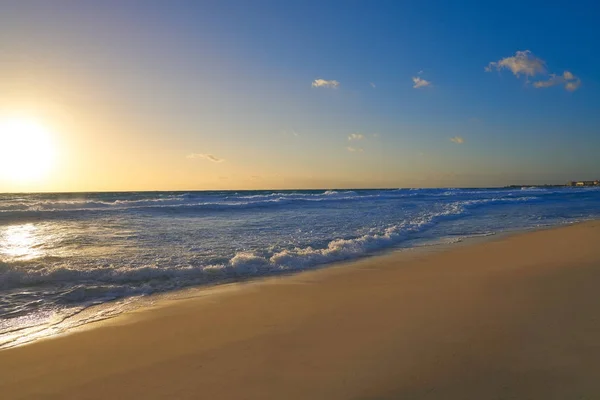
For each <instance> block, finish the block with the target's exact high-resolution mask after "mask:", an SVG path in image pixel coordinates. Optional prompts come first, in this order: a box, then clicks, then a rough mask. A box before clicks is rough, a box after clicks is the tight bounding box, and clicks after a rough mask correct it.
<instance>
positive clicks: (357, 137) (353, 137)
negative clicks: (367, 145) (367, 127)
mask: <svg viewBox="0 0 600 400" xmlns="http://www.w3.org/2000/svg"><path fill="white" fill-rule="evenodd" d="M364 138H365V136H364V135H363V134H361V133H353V134H351V135H350V136H348V140H350V141H352V140H363V139H364Z"/></svg>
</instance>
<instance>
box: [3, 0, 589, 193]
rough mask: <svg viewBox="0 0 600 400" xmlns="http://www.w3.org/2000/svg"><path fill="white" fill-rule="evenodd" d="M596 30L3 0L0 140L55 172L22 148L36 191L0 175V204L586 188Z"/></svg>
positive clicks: (519, 9)
mask: <svg viewBox="0 0 600 400" xmlns="http://www.w3.org/2000/svg"><path fill="white" fill-rule="evenodd" d="M599 18H600V5H597V4H596V2H594V1H572V2H568V3H565V2H552V1H544V2H526V1H519V2H511V1H502V2H487V1H486V2H482V1H452V2H449V1H399V0H396V1H325V0H323V1H292V0H289V1H260V0H253V1H246V0H240V1H226V0H223V1H201V0H194V1H180V0H171V1H152V0H143V1H141V0H140V1H133V0H104V1H85V0H78V1H75V0H74V1H63V0H53V1H46V0H40V1H29V0H18V1H14V0H2V1H1V2H0V126H2V125H1V120H2V118H4V119H7V118H8V119H10V118H15V116H16V117H18V118H20V119H21V120H27V121H35V123H36V124H38V125H39V126H42V127H43V128H44V131H46V132H47V135H49V137H50V140H51V143H52V144H51V147H52V150H51V151H52V154H54V157H53V158H52V160H53V161H52V162H51V163H49V164H44V165H43V166H42V165H41V162H40V161H39V160H40V156H39V154H40V150H39V149H38V150H37V151H23V150H20V151H21V153H22V154H21V153H19V152H17V153H16V156H17V157H16V159H17V160H18V161H16V162H13V164H18V163H19V162H21V163H30V164H31V165H33V166H35V167H36V168H38V167H37V164H36V163H39V164H40V166H39V168H40V169H43V170H44V171H43V172H44V174H42V175H43V177H38V178H36V179H15V176H17V175H14V174H12V175H11V171H12V170H14V169H18V168H21V167H19V165H14V168H12V167H10V166H6V165H4V167H2V168H4V169H6V171H4V172H6V173H5V174H4V175H2V174H0V192H12V191H110V190H114V191H121V190H123V191H124V190H212V189H218V190H221V189H294V188H367V187H479V186H501V185H510V184H545V183H565V182H566V181H568V180H575V179H598V178H600V156H598V154H599V153H598V149H599V148H600V51H599V50H600V42H599V41H598V38H600V24H598V23H597V21H598V20H599ZM0 133H2V132H0ZM5 133H6V132H5ZM9 133H10V132H9ZM46 145H47V144H44V146H46ZM6 146H8V145H5V150H6V151H7V152H9V151H12V150H7V149H9V147H6ZM38 147H39V146H38ZM0 150H1V149H0ZM42 150H43V149H42ZM48 151H50V150H48ZM42 153H43V151H42ZM13 155H14V154H13ZM13 158H15V157H13ZM13 158H11V159H13ZM44 159H46V158H44ZM36 160H38V161H36ZM5 164H6V163H5ZM0 165H2V164H1V163H0ZM0 172H2V171H0Z"/></svg>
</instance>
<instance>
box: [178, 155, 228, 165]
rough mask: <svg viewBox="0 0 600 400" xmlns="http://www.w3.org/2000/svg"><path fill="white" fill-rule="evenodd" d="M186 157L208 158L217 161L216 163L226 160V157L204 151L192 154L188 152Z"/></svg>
mask: <svg viewBox="0 0 600 400" xmlns="http://www.w3.org/2000/svg"><path fill="white" fill-rule="evenodd" d="M186 157H187V158H201V159H203V160H208V161H212V162H216V163H220V162H223V161H225V160H224V159H222V158H219V157H217V156H214V155H212V154H203V153H192V154H188V155H187V156H186Z"/></svg>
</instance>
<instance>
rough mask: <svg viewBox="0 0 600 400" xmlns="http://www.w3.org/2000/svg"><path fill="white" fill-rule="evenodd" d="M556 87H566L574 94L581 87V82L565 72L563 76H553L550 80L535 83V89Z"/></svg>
mask: <svg viewBox="0 0 600 400" xmlns="http://www.w3.org/2000/svg"><path fill="white" fill-rule="evenodd" d="M556 85H565V89H566V90H568V91H570V92H574V91H575V90H577V89H578V88H579V86H581V80H580V79H579V78H578V77H576V76H575V75H573V74H572V73H571V72H569V71H565V72H563V74H562V75H555V74H551V75H550V78H549V79H547V80H545V81H537V82H534V83H533V87H535V88H537V89H540V88H548V87H552V86H556Z"/></svg>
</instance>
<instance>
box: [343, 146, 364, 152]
mask: <svg viewBox="0 0 600 400" xmlns="http://www.w3.org/2000/svg"><path fill="white" fill-rule="evenodd" d="M346 150H348V151H349V152H351V153H362V152H363V149H361V148H360V147H351V146H348V147H346Z"/></svg>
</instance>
